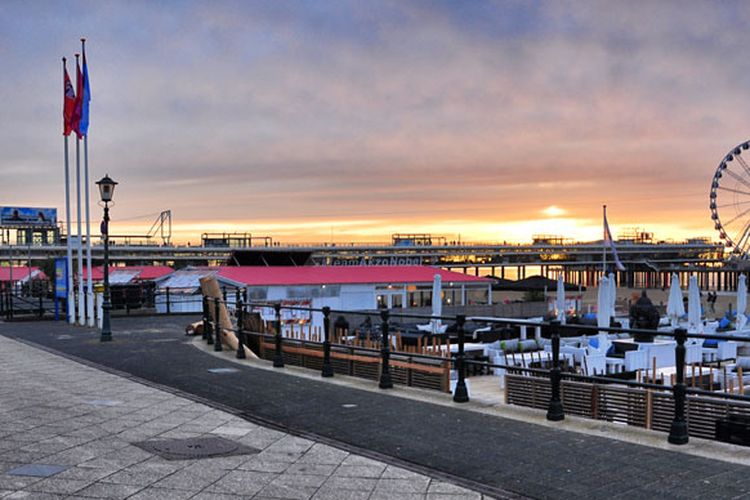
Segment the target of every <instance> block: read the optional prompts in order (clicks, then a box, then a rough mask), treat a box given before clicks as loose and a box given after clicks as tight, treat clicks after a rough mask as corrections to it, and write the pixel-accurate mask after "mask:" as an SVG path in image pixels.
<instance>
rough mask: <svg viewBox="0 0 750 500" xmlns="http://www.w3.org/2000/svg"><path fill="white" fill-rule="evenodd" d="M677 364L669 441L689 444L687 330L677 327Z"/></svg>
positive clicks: (675, 352) (675, 353)
mask: <svg viewBox="0 0 750 500" xmlns="http://www.w3.org/2000/svg"><path fill="white" fill-rule="evenodd" d="M674 333H675V340H677V346H675V351H674V355H675V364H676V368H677V373H676V374H675V379H676V380H675V385H674V387H673V388H672V390H673V393H674V420H672V427H671V428H670V429H669V438H668V439H667V441H669V442H670V443H672V444H687V442H688V426H687V421H686V420H685V394H686V388H685V341H686V340H687V330H685V329H684V328H677V329H676V330H675V331H674Z"/></svg>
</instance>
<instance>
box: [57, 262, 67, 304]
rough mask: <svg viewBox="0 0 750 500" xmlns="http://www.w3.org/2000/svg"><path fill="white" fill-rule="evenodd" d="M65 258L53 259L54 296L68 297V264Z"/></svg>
mask: <svg viewBox="0 0 750 500" xmlns="http://www.w3.org/2000/svg"><path fill="white" fill-rule="evenodd" d="M67 263H68V262H67V259H64V258H62V259H55V297H57V298H58V299H66V298H67V297H68V273H67V271H68V265H67Z"/></svg>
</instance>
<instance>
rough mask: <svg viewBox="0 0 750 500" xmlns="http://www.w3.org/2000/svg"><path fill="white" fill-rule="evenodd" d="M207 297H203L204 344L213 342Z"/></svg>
mask: <svg viewBox="0 0 750 500" xmlns="http://www.w3.org/2000/svg"><path fill="white" fill-rule="evenodd" d="M208 308H209V304H208V297H203V339H204V340H205V341H206V344H208V345H212V344H213V343H214V332H213V331H212V330H211V315H210V314H209V309H208Z"/></svg>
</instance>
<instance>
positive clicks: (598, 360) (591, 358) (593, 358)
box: [583, 354, 607, 375]
mask: <svg viewBox="0 0 750 500" xmlns="http://www.w3.org/2000/svg"><path fill="white" fill-rule="evenodd" d="M583 366H584V367H585V370H586V375H604V374H606V373H607V358H606V357H605V356H604V354H589V355H587V356H584V362H583Z"/></svg>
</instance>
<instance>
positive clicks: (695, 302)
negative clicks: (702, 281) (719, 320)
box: [688, 276, 703, 333]
mask: <svg viewBox="0 0 750 500" xmlns="http://www.w3.org/2000/svg"><path fill="white" fill-rule="evenodd" d="M688 332H690V333H702V332H703V323H702V322H701V291H700V289H698V278H696V277H695V276H691V277H690V281H689V282H688Z"/></svg>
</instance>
